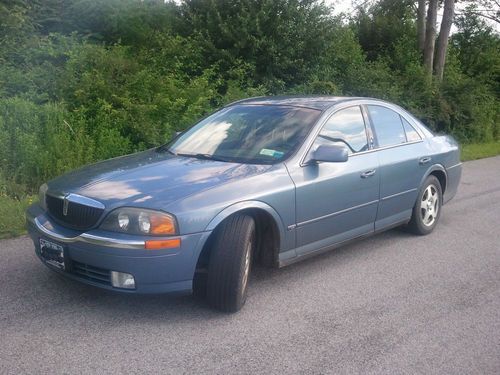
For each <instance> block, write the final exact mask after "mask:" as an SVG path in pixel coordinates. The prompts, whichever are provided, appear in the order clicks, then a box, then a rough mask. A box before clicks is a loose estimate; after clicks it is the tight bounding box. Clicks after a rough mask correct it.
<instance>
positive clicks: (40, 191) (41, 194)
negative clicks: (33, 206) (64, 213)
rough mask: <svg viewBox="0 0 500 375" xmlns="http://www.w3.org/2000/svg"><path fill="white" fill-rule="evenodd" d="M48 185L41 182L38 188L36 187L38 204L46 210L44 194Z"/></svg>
mask: <svg viewBox="0 0 500 375" xmlns="http://www.w3.org/2000/svg"><path fill="white" fill-rule="evenodd" d="M48 188H49V187H48V186H47V184H43V185H42V186H40V189H38V200H39V201H40V206H41V207H42V208H43V209H44V210H45V211H47V204H46V203H45V194H46V193H47V189H48Z"/></svg>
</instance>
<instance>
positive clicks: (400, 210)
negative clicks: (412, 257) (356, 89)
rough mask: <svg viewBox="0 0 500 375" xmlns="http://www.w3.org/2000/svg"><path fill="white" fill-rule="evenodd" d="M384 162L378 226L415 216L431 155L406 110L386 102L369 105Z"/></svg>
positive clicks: (377, 227) (385, 225)
mask: <svg viewBox="0 0 500 375" xmlns="http://www.w3.org/2000/svg"><path fill="white" fill-rule="evenodd" d="M365 109H366V110H367V112H368V115H369V118H370V122H371V126H372V130H373V133H374V138H375V139H374V141H375V148H376V149H377V150H378V151H377V152H376V154H377V156H378V161H379V164H380V167H379V170H380V202H379V207H378V212H377V219H376V221H375V230H379V229H382V228H384V227H388V226H391V225H396V224H399V223H401V222H404V221H406V220H408V219H409V218H410V217H411V211H412V209H413V205H414V203H415V201H416V199H417V194H418V188H419V184H420V181H421V180H422V178H423V175H424V173H425V172H426V170H427V167H428V165H427V164H428V163H430V161H431V159H430V157H427V156H426V152H427V151H426V150H427V148H426V144H425V142H423V139H422V137H421V135H420V134H419V133H418V132H417V131H416V130H415V129H414V128H413V126H412V125H411V124H410V122H409V121H408V120H407V119H406V118H405V117H404V115H403V114H401V113H399V112H397V111H395V110H393V109H391V108H388V107H386V106H383V105H379V104H377V105H366V107H365Z"/></svg>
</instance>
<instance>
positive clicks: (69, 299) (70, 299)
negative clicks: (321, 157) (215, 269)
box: [7, 229, 414, 323]
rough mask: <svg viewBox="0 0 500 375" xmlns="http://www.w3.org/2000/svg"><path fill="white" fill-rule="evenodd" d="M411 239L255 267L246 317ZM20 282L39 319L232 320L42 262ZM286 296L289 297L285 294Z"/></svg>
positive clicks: (382, 238)
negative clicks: (326, 272) (299, 286)
mask: <svg viewBox="0 0 500 375" xmlns="http://www.w3.org/2000/svg"><path fill="white" fill-rule="evenodd" d="M408 237H414V236H413V235H411V234H409V233H406V232H404V231H402V230H400V229H395V230H391V231H388V232H385V233H381V234H378V235H376V236H373V237H369V238H367V239H364V240H360V241H357V242H354V243H351V244H349V245H346V246H342V247H339V248H337V249H333V250H331V251H329V252H326V253H323V254H320V255H317V256H314V257H311V258H308V259H305V260H303V261H300V262H298V263H295V264H292V265H290V266H287V267H284V268H281V269H272V268H264V267H260V266H256V267H254V270H253V272H252V277H251V279H250V284H249V288H250V289H249V304H247V306H245V308H244V309H243V310H242V314H244V313H245V311H246V312H250V311H253V308H252V301H251V300H252V299H258V298H259V295H260V293H261V292H263V291H264V293H266V294H268V295H275V294H276V293H283V291H282V289H280V290H277V289H279V288H283V286H286V285H287V284H290V283H294V282H297V280H300V281H302V282H307V278H309V277H314V275H315V274H316V273H317V272H318V271H319V270H320V269H322V268H325V267H328V268H332V269H335V268H339V267H349V266H351V263H355V262H356V259H357V258H359V257H364V256H367V254H370V253H372V252H374V251H381V250H382V251H383V249H384V247H386V245H387V244H388V243H389V242H394V241H407V240H408ZM352 266H353V267H354V266H356V264H352ZM16 282H17V283H19V284H22V285H33V287H32V288H30V289H29V290H27V291H26V290H25V289H24V290H23V291H21V294H22V295H21V296H19V297H20V298H19V299H18V300H17V301H16V303H17V304H18V309H19V310H22V311H23V313H25V314H30V315H31V314H33V315H34V316H36V315H37V314H39V313H40V311H43V313H44V314H45V315H49V316H51V315H53V316H57V315H58V314H61V313H67V312H68V311H69V312H72V313H74V314H79V315H81V314H85V316H86V317H87V318H89V317H92V316H93V317H94V319H93V320H95V321H101V320H105V319H110V320H113V321H117V320H118V321H119V322H121V323H127V322H133V321H137V320H140V321H141V322H153V323H160V322H163V323H164V322H166V321H168V322H169V323H172V322H183V321H190V322H193V321H196V320H198V319H199V320H200V321H204V322H206V321H207V319H213V320H218V319H226V318H227V316H228V314H224V313H220V312H217V311H214V310H212V309H211V308H209V307H208V305H207V304H206V303H205V301H204V300H203V299H202V298H200V297H196V296H192V295H135V294H124V293H116V292H112V291H107V290H103V289H100V288H96V287H92V286H89V285H85V284H81V283H79V282H77V281H73V280H70V279H67V278H65V277H64V276H62V275H59V274H57V273H54V272H52V271H50V270H48V269H46V268H45V267H42V266H41V264H40V263H39V261H38V259H36V261H34V262H29V265H26V268H25V270H24V272H23V273H22V274H19V275H18V280H16ZM11 297H13V296H11ZM282 297H283V298H286V295H285V296H282ZM19 304H21V306H19ZM248 305H250V306H248ZM7 315H8V314H7ZM230 316H236V315H230Z"/></svg>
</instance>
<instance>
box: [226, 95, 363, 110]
mask: <svg viewBox="0 0 500 375" xmlns="http://www.w3.org/2000/svg"><path fill="white" fill-rule="evenodd" d="M359 99H371V98H363V97H350V96H313V95H311V96H260V97H256V98H249V99H242V100H238V101H236V102H233V103H231V104H229V105H230V106H231V105H235V104H252V105H289V106H295V107H306V108H313V109H319V110H321V111H323V110H325V109H327V108H330V107H331V106H333V105H335V104H338V103H341V102H349V101H354V100H359Z"/></svg>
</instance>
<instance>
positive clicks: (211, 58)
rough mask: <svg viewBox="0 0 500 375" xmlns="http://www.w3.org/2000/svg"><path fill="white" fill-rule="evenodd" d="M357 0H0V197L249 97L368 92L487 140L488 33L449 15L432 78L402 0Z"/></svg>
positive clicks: (494, 76)
mask: <svg viewBox="0 0 500 375" xmlns="http://www.w3.org/2000/svg"><path fill="white" fill-rule="evenodd" d="M62 3H64V6H61V4H62ZM369 3H370V4H373V6H370V8H368V9H361V10H360V11H359V12H358V13H356V14H355V15H352V16H351V17H350V18H346V17H345V16H340V17H332V16H331V13H330V11H329V9H328V8H327V7H325V6H324V5H322V4H321V3H320V2H317V1H314V0H279V1H274V0H264V1H260V2H255V1H252V0H237V1H229V0H223V1H212V0H203V1H187V0H186V1H184V2H182V3H181V4H180V5H177V4H176V3H174V2H163V1H140V0H109V1H104V0H92V1H90V0H64V2H61V1H59V0H57V1H52V0H51V1H43V2H27V1H17V0H16V1H12V2H4V3H2V4H1V5H0V17H1V18H2V20H3V21H4V22H2V23H0V194H2V196H3V197H6V196H8V197H13V198H16V199H24V197H25V196H26V194H30V193H34V192H36V190H37V188H38V186H39V185H40V184H41V183H43V182H44V181H46V180H48V179H50V178H53V177H54V176H57V175H59V174H61V173H63V172H65V171H67V170H70V169H73V168H76V167H78V166H81V165H83V164H87V163H91V162H95V161H98V160H102V159H107V158H110V157H114V156H118V155H123V154H127V153H131V152H135V151H139V150H143V149H146V148H149V147H153V146H155V145H159V144H162V143H164V142H165V141H166V140H168V139H169V138H170V137H171V136H172V135H173V134H174V132H176V131H179V130H183V129H185V128H186V127H187V126H189V125H191V124H193V123H194V122H195V121H196V120H197V119H199V118H200V117H202V116H204V115H206V114H207V113H209V112H211V111H213V110H214V109H216V108H219V107H220V106H222V105H224V104H226V103H228V102H231V101H233V100H237V99H240V98H244V97H249V96H259V95H268V94H329V95H362V96H372V97H377V98H381V99H388V100H391V101H394V102H396V103H398V104H400V105H402V106H403V107H405V108H407V109H409V110H410V111H412V112H413V113H415V114H416V115H417V116H418V117H420V118H421V119H422V120H423V121H424V122H425V123H427V124H428V125H429V126H430V127H431V128H433V129H434V130H437V131H445V132H449V133H451V134H453V135H455V136H456V137H457V138H458V139H459V140H460V141H462V142H491V143H492V144H494V143H495V141H498V140H500V121H499V117H500V115H499V111H500V105H499V95H500V92H499V90H498V88H499V87H500V86H499V82H500V38H499V36H498V33H495V32H494V30H492V29H491V28H489V27H488V26H487V25H486V24H485V23H484V22H482V21H481V20H479V19H478V18H477V17H476V16H474V15H473V13H470V14H469V13H467V11H466V16H459V17H457V22H456V25H457V32H456V33H455V34H453V36H452V38H451V41H450V48H449V53H448V60H447V65H446V70H445V75H444V81H443V82H442V83H439V82H437V81H436V80H432V79H429V77H428V76H427V75H426V73H425V71H424V68H423V66H422V62H421V56H420V52H419V51H418V49H417V43H416V27H415V12H414V8H413V3H414V2H412V1H406V0H405V1H394V0H380V1H377V2H369Z"/></svg>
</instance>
